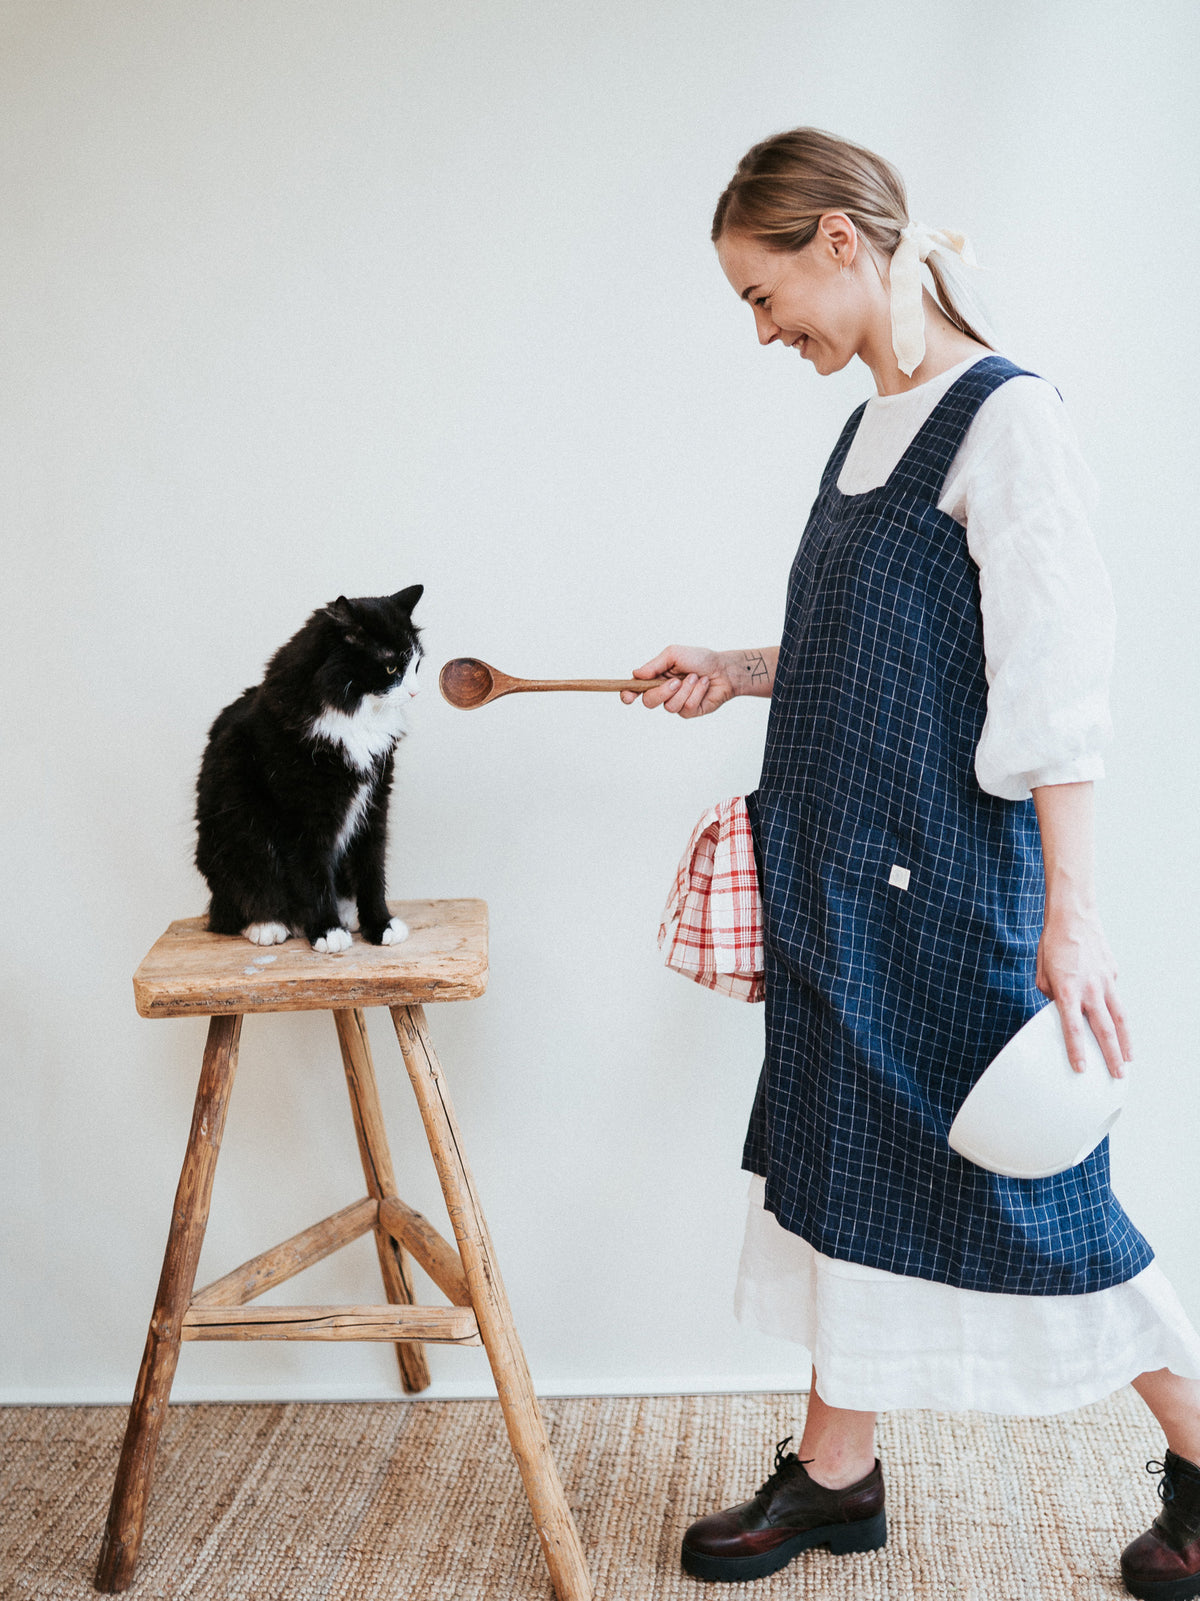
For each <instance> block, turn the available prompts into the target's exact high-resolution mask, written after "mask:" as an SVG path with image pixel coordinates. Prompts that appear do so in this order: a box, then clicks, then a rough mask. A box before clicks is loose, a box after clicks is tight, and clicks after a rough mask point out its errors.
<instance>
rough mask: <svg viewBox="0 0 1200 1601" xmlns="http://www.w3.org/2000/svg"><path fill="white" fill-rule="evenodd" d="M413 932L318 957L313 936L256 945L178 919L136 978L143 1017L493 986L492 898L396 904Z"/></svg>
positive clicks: (442, 997) (462, 997) (391, 907)
mask: <svg viewBox="0 0 1200 1601" xmlns="http://www.w3.org/2000/svg"><path fill="white" fill-rule="evenodd" d="M388 911H389V912H391V914H392V916H393V917H402V918H403V919H404V921H405V922H406V923H407V924H408V927H409V936H408V938H407V939H406V940H401V942H400V943H399V945H368V944H367V942H366V941H365V940H364V939H363V938H362V936H361V935H359V934H356V935H355V936H354V943H353V944H352V945H351V946H350V948H349V950H345V951H339V952H337V953H336V954H334V953H332V952H326V951H314V950H313V948H312V946H311V945H310V944H309V943H308V941H307V940H306V939H304V938H303V936H295V935H294V936H293V937H292V938H291V939H289V940H286V941H285V942H284V943H283V944H282V945H268V946H258V945H251V943H250V941H249V940H247V939H244V938H243V937H242V936H241V935H240V934H210V933H209V932H208V928H207V926H206V920H205V919H204V918H203V917H184V918H180V919H179V921H178V922H175V923H172V924H171V926H170V927H169V928H168V929H167V931H166V933H165V934H163V935H162V936H161V937H160V938H159V939H157V940H156V941H155V942H154V944H153V945H152V946H151V948H150V950H149V951H148V952H147V954H146V957H145V960H144V961H143V962H142V964H141V966H140V967H139V968H138V970H137V972H136V973H135V974H134V975H133V999H134V1004H135V1005H136V1007H137V1009H138V1011H139V1012H140V1013H141V1015H142V1016H143V1017H218V1016H221V1015H223V1014H229V1013H234V1012H237V1013H241V1012H319V1011H335V1010H337V1009H338V1008H339V1007H347V1006H411V1005H413V1004H415V1003H421V1002H425V1001H469V1000H472V999H474V997H475V996H477V995H482V994H483V992H484V990H485V989H486V988H487V981H488V925H487V902H486V901H481V900H445V901H389V902H388Z"/></svg>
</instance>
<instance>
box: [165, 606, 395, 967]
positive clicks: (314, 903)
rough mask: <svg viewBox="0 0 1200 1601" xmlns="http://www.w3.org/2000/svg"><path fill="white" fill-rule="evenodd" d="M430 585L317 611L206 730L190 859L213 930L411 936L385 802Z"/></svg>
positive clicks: (323, 936) (337, 944)
mask: <svg viewBox="0 0 1200 1601" xmlns="http://www.w3.org/2000/svg"><path fill="white" fill-rule="evenodd" d="M423 589H424V586H423V585H421V584H413V585H411V586H410V587H409V588H408V589H402V590H399V591H398V592H397V593H396V594H395V595H377V596H366V597H362V598H360V599H357V600H347V599H346V597H345V595H339V596H338V598H337V600H335V601H332V602H331V603H330V604H329V605H328V606H322V607H320V608H319V609H318V610H317V611H315V612H313V614H312V616H311V617H310V618H309V619H308V621H307V622H306V623H305V624H304V626H303V627H302V628H301V629H300V630H299V631H298V632H297V633H296V634H294V635H293V636H292V638H291V639H289V640H288V642H287V644H286V645H281V646H280V648H279V649H278V650H277V651H276V652H275V654H274V656H272V657H271V660H270V661H269V662H268V663H267V666H266V671H265V672H264V674H263V681H262V683H261V684H258V685H257V686H256V687H254V688H252V689H247V690H245V691H244V692H243V693H242V694H241V695H240V696H239V697H238V699H237V700H235V701H234V702H233V703H232V704H231V705H229V706H226V708H225V710H224V711H223V712H221V713H220V715H219V716H218V717H217V719H216V721H215V722H214V723H213V725H212V728H211V729H210V730H209V735H208V745H207V747H206V749H205V752H204V759H203V761H202V762H201V764H200V777H199V780H198V782H197V784H196V828H197V842H196V866H197V867H198V868H199V869H200V871H201V873H203V875H204V877H205V878H206V879H207V880H208V887H209V889H210V890H211V891H212V902H211V905H210V907H209V913H208V926H209V928H210V929H211V930H212V932H213V933H214V934H244V935H245V937H246V938H247V939H248V940H250V941H251V942H252V943H253V944H255V945H278V944H281V943H282V942H283V941H284V940H286V939H287V938H288V936H289V935H290V934H304V935H307V937H308V939H309V940H310V942H311V943H312V946H313V949H314V950H318V951H333V952H336V951H343V950H345V949H346V948H347V947H348V946H349V944H350V942H351V941H350V929H351V928H352V927H354V926H355V919H354V916H353V911H354V909H355V908H357V913H358V917H357V926H358V927H359V928H360V929H361V930H362V934H363V937H364V938H365V939H367V940H369V941H370V942H371V943H372V944H373V945H394V944H396V943H397V942H398V941H400V940H402V939H405V938H406V937H407V935H408V928H407V925H406V924H405V923H404V922H402V920H401V919H400V918H398V917H393V916H392V915H391V913H390V912H389V911H388V909H387V903H386V901H385V899H384V851H385V847H386V843H387V807H388V797H389V794H390V791H391V784H392V765H393V759H394V753H395V748H396V744H397V741H398V740H400V739H401V738H402V737H403V735H404V734H405V733H407V732H408V722H407V718H408V711H409V708H410V706H411V704H412V697H413V696H414V695H415V694H416V692H417V690H416V674H417V668H418V666H419V664H420V660H421V656H422V654H423V653H422V649H421V645H420V641H419V638H418V636H419V634H420V629H418V628H417V627H415V625H414V624H413V620H412V613H413V608H414V607H415V606H416V604H417V602H418V600H420V598H421V595H422V592H423Z"/></svg>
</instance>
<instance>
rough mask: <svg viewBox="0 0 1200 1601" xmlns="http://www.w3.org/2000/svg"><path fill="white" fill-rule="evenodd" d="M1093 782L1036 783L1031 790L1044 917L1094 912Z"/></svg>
mask: <svg viewBox="0 0 1200 1601" xmlns="http://www.w3.org/2000/svg"><path fill="white" fill-rule="evenodd" d="M1092 791H1093V783H1092V780H1091V779H1087V780H1085V781H1083V782H1080V783H1075V784H1039V785H1038V787H1037V788H1036V789H1035V790H1034V791H1033V804H1034V807H1035V808H1036V810H1037V817H1038V827H1039V828H1040V830H1041V835H1042V861H1043V863H1044V866H1045V873H1046V916H1047V919H1049V918H1050V917H1051V916H1052V915H1054V914H1055V913H1061V914H1063V915H1065V916H1072V915H1083V916H1091V915H1092V914H1094V912H1095V910H1096V885H1095V863H1094V848H1093V841H1092Z"/></svg>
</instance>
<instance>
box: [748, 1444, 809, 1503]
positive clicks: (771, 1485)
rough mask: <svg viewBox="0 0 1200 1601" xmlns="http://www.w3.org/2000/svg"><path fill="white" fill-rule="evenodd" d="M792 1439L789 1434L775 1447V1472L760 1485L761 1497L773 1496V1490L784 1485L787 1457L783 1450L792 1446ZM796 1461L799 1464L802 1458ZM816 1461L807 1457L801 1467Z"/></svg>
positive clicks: (759, 1492)
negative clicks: (787, 1446)
mask: <svg viewBox="0 0 1200 1601" xmlns="http://www.w3.org/2000/svg"><path fill="white" fill-rule="evenodd" d="M792 1438H793V1437H792V1435H790V1434H789V1435H788V1436H787V1438H786V1439H783V1440H780V1441H779V1443H778V1444H777V1445H776V1447H775V1471H774V1472H773V1473H772V1474H771V1476H770V1478H769V1479H768V1480H767V1482H766V1483H765V1484H763V1485H760V1487H759V1490H758V1494H759V1495H760V1496H763V1497H766V1496H769V1495H770V1494H771V1492H772V1490H777V1489H778V1488H779V1485H780V1484H781V1483H782V1481H783V1479H784V1478H785V1476H786V1473H785V1469H784V1462H785V1460H786V1457H785V1453H784V1449H783V1448H784V1446H785V1445H790V1444H791V1441H792ZM796 1460H797V1461H798V1462H799V1461H800V1458H799V1457H797V1459H796ZM816 1460H817V1459H816V1457H812V1456H810V1457H805V1458H804V1460H803V1462H801V1463H800V1465H801V1467H803V1466H805V1465H806V1464H807V1463H809V1462H815V1461H816Z"/></svg>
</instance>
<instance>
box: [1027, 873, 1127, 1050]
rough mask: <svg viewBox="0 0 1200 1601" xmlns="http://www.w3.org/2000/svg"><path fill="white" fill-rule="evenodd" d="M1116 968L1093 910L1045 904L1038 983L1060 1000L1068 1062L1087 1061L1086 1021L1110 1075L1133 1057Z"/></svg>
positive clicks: (1047, 992) (1059, 1006) (1039, 949)
mask: <svg viewBox="0 0 1200 1601" xmlns="http://www.w3.org/2000/svg"><path fill="white" fill-rule="evenodd" d="M1116 979H1117V968H1116V963H1115V962H1114V961H1113V955H1112V952H1111V951H1110V950H1109V948H1108V941H1107V940H1106V939H1105V937H1104V931H1103V930H1102V929H1101V927H1100V919H1099V918H1098V917H1097V916H1096V914H1095V913H1094V912H1092V913H1090V914H1089V913H1084V912H1081V911H1077V910H1063V909H1054V908H1052V907H1050V906H1049V905H1048V906H1047V910H1046V923H1045V927H1044V928H1043V929H1042V937H1041V939H1040V940H1039V941H1038V953H1037V987H1038V989H1040V990H1041V992H1042V994H1043V995H1049V996H1050V997H1051V998H1052V999H1053V1000H1054V1002H1055V1003H1056V1004H1057V1006H1058V1012H1059V1016H1060V1017H1061V1018H1062V1026H1063V1037H1064V1038H1065V1040H1066V1042H1067V1055H1068V1056H1069V1057H1070V1059H1071V1066H1072V1067H1073V1068H1074V1069H1075V1071H1076V1072H1077V1073H1082V1072H1083V1070H1084V1068H1085V1067H1086V1066H1087V1058H1086V1057H1085V1056H1084V1054H1083V1052H1084V1035H1083V1031H1084V1029H1085V1028H1087V1027H1088V1026H1089V1025H1090V1026H1091V1030H1092V1033H1093V1034H1094V1035H1095V1036H1096V1039H1097V1040H1098V1041H1099V1044H1100V1048H1101V1050H1102V1051H1103V1052H1104V1059H1105V1061H1106V1062H1107V1064H1108V1071H1109V1072H1110V1073H1111V1074H1112V1076H1113V1077H1114V1078H1124V1076H1125V1073H1124V1068H1123V1066H1122V1062H1129V1061H1132V1060H1133V1046H1132V1045H1131V1043H1130V1039H1129V1028H1128V1025H1127V1023H1126V1020H1125V1012H1124V1009H1123V1007H1122V1006H1121V1002H1120V1001H1119V1000H1118V998H1117V989H1116Z"/></svg>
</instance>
